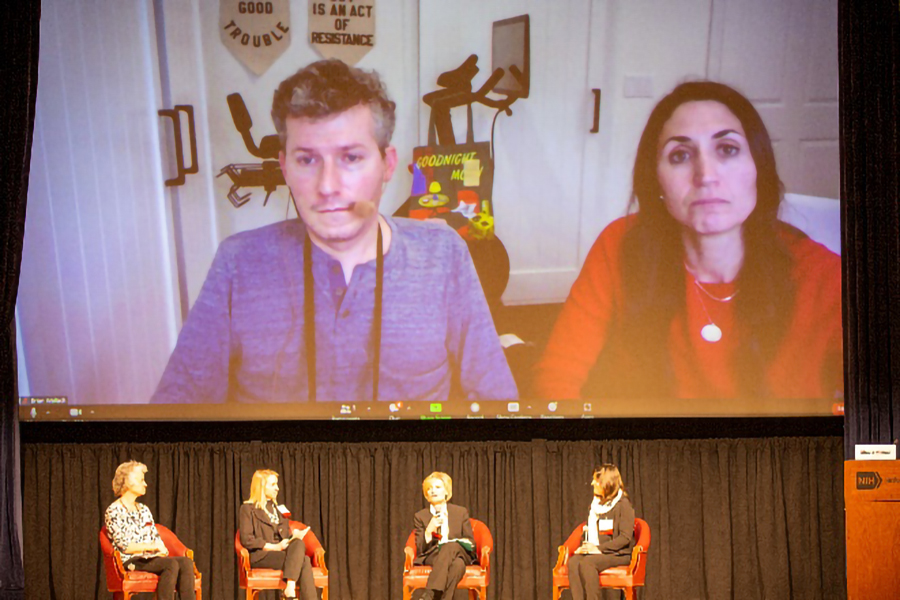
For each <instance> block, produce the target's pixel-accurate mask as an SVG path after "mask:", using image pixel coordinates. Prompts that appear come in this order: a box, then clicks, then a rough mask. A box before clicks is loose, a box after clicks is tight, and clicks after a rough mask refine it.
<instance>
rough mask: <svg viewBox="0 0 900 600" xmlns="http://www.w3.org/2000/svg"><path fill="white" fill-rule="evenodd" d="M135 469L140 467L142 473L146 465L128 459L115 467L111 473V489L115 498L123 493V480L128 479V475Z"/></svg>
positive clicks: (145, 470) (144, 471)
mask: <svg viewBox="0 0 900 600" xmlns="http://www.w3.org/2000/svg"><path fill="white" fill-rule="evenodd" d="M135 469H140V470H141V472H142V473H146V472H147V465H145V464H144V463H142V462H138V461H136V460H129V461H128V462H123V463H122V464H121V465H119V466H118V467H116V474H115V475H113V479H112V490H113V494H115V495H116V497H117V498H118V497H119V496H121V495H122V494H123V493H125V480H126V479H128V476H129V475H131V472H132V471H133V470H135Z"/></svg>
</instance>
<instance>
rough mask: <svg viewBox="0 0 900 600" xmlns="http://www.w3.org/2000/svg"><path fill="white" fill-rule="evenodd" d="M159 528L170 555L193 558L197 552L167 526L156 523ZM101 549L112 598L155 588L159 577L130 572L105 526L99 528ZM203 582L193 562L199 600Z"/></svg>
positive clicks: (118, 599)
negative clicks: (182, 541)
mask: <svg viewBox="0 0 900 600" xmlns="http://www.w3.org/2000/svg"><path fill="white" fill-rule="evenodd" d="M156 530H157V531H159V537H161V538H162V541H163V543H164V544H165V545H166V548H168V549H169V556H187V557H188V558H190V559H191V560H193V559H194V551H193V550H191V549H190V548H187V547H186V546H185V545H184V544H182V543H181V540H179V539H178V537H177V536H176V535H175V534H174V533H172V531H171V530H170V529H169V528H168V527H166V526H164V525H160V524H159V523H157V524H156ZM100 550H101V551H102V552H103V565H104V566H105V567H106V588H107V589H108V590H109V591H110V592H112V594H113V598H115V599H116V600H120V599H121V600H128V599H129V598H131V595H132V594H138V593H140V592H155V591H156V583H157V582H158V581H159V577H157V576H156V575H155V574H153V573H146V572H144V571H129V570H128V569H126V568H125V567H124V566H122V555H121V554H120V553H119V551H118V550H116V549H115V548H114V547H113V545H112V542H111V541H110V540H109V535H107V533H106V527H105V526H104V527H103V528H102V529H101V530H100ZM200 582H201V575H200V571H198V570H197V565H194V594H195V595H196V597H197V600H200Z"/></svg>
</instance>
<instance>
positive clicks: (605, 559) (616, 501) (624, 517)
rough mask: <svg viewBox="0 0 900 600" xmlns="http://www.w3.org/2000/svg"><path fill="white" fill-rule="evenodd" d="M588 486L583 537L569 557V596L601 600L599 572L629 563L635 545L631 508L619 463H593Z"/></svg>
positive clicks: (577, 599)
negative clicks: (589, 493)
mask: <svg viewBox="0 0 900 600" xmlns="http://www.w3.org/2000/svg"><path fill="white" fill-rule="evenodd" d="M591 487H592V488H593V490H594V500H593V502H591V511H590V513H589V514H588V518H587V524H586V525H585V526H584V538H583V540H582V542H581V546H579V547H578V549H577V550H575V553H574V554H573V555H572V556H570V557H569V560H568V566H569V589H570V590H571V591H572V600H600V572H601V571H605V570H606V569H608V568H610V567H615V566H619V565H627V564H628V563H630V562H631V549H632V548H633V547H634V508H633V507H632V506H631V501H630V500H629V499H628V494H626V493H625V484H623V483H622V476H621V475H620V474H619V469H618V467H616V466H615V465H609V464H606V465H600V466H599V467H595V468H594V474H593V477H592V480H591Z"/></svg>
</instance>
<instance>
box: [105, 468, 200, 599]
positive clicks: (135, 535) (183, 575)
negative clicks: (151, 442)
mask: <svg viewBox="0 0 900 600" xmlns="http://www.w3.org/2000/svg"><path fill="white" fill-rule="evenodd" d="M146 472H147V466H146V465H144V464H143V463H139V462H137V461H133V460H132V461H129V462H126V463H122V464H121V465H119V467H118V468H117V469H116V474H115V476H113V480H112V488H113V493H114V494H115V495H116V496H118V499H117V500H116V501H115V502H113V503H112V504H110V505H109V508H107V509H106V513H105V514H104V522H105V523H106V534H107V535H108V536H109V539H110V541H111V542H112V545H113V546H114V547H115V548H116V550H118V551H119V553H120V555H121V557H122V564H123V566H124V567H125V568H126V569H128V570H130V571H147V572H150V573H156V574H157V575H158V576H159V582H158V583H157V586H156V597H157V598H159V599H160V600H163V599H165V600H170V599H171V598H174V597H175V590H176V589H177V590H178V597H179V598H180V599H181V600H187V599H188V598H191V599H193V598H194V561H193V560H191V559H190V558H188V557H187V556H169V550H168V549H167V548H166V545H165V544H164V543H163V541H162V538H161V537H159V531H157V529H156V523H154V521H153V515H152V514H151V513H150V509H149V508H147V507H146V506H145V505H143V504H141V503H140V502H138V501H137V499H138V498H139V497H140V496H143V495H144V494H145V493H146V492H147V482H146V481H145V480H144V473H146Z"/></svg>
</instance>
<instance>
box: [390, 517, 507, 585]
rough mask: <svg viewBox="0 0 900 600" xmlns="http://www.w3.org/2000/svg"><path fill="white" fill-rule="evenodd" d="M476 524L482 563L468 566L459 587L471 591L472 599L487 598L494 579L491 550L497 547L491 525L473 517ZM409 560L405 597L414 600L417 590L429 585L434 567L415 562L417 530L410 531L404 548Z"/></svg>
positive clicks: (479, 555) (477, 544) (477, 548)
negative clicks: (492, 577) (488, 525)
mask: <svg viewBox="0 0 900 600" xmlns="http://www.w3.org/2000/svg"><path fill="white" fill-rule="evenodd" d="M469 522H470V523H472V531H473V533H474V534H475V550H476V553H477V556H478V563H477V564H474V565H469V566H467V567H466V574H465V575H463V578H462V579H461V580H460V581H459V585H457V586H456V587H457V588H459V589H467V590H469V598H470V600H471V599H473V598H478V600H486V599H487V586H488V583H490V579H491V550H493V549H494V538H493V536H492V535H491V530H490V529H488V528H487V525H485V524H484V523H482V522H481V521H479V520H477V519H469ZM403 552H404V553H405V554H406V561H405V562H404V564H403V600H411V598H412V593H413V590H417V589H421V588H424V587H425V584H426V583H427V582H428V576H429V575H430V574H431V567H429V566H428V565H413V560H414V559H415V558H416V532H415V531H413V532H412V533H410V534H409V538H407V540H406V547H405V548H404V549H403Z"/></svg>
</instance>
